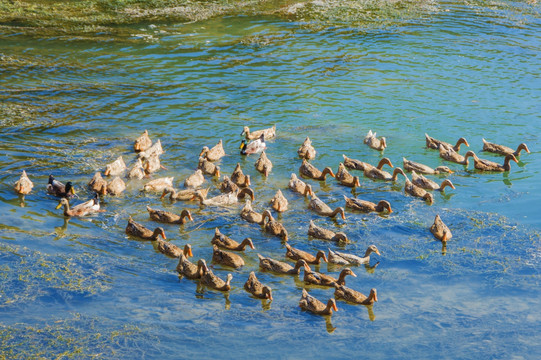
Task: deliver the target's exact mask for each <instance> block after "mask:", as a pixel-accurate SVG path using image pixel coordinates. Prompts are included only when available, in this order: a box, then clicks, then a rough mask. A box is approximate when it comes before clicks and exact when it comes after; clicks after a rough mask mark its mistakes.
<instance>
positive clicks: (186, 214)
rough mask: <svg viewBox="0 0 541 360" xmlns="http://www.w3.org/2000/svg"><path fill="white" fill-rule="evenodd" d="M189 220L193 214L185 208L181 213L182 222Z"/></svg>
mask: <svg viewBox="0 0 541 360" xmlns="http://www.w3.org/2000/svg"><path fill="white" fill-rule="evenodd" d="M188 220H192V214H191V213H190V212H189V211H188V210H186V209H184V210H182V212H181V213H180V222H181V223H182V224H184V223H186V222H188Z"/></svg>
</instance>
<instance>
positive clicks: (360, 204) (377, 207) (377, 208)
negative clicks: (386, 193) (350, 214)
mask: <svg viewBox="0 0 541 360" xmlns="http://www.w3.org/2000/svg"><path fill="white" fill-rule="evenodd" d="M344 200H345V201H346V208H350V209H353V210H357V211H361V212H365V213H368V212H372V211H374V212H379V213H381V212H384V211H385V210H387V212H388V213H389V214H390V213H392V212H393V210H392V209H391V203H389V202H388V201H387V200H380V201H379V202H378V203H377V204H375V203H373V202H370V201H366V200H360V199H356V198H348V197H347V196H346V195H344Z"/></svg>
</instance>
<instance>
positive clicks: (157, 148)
mask: <svg viewBox="0 0 541 360" xmlns="http://www.w3.org/2000/svg"><path fill="white" fill-rule="evenodd" d="M154 154H155V155H158V156H160V155H162V154H163V148H162V142H161V141H160V139H158V141H156V143H154V145H152V146H151V147H149V148H148V149H146V150H143V151H141V152H139V154H137V157H139V158H140V159H148V158H149V157H150V156H151V155H154Z"/></svg>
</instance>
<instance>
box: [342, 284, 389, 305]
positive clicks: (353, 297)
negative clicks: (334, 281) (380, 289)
mask: <svg viewBox="0 0 541 360" xmlns="http://www.w3.org/2000/svg"><path fill="white" fill-rule="evenodd" d="M334 298H335V299H336V300H344V301H347V302H349V303H353V304H360V305H373V304H374V303H375V302H377V301H378V293H377V291H376V289H370V295H368V296H366V295H364V294H363V293H360V292H358V291H356V290H353V289H350V288H348V287H346V286H345V285H337V286H336V287H335V289H334Z"/></svg>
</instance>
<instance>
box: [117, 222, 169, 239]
mask: <svg viewBox="0 0 541 360" xmlns="http://www.w3.org/2000/svg"><path fill="white" fill-rule="evenodd" d="M126 234H128V235H131V236H135V237H138V238H140V239H143V240H152V241H154V240H157V239H158V236H161V237H162V238H163V240H167V237H166V236H165V231H164V230H163V229H162V228H161V227H158V228H156V229H154V231H152V230H149V229H147V228H146V227H144V226H143V225H141V224H139V223H138V222H135V221H133V219H132V217H131V216H130V218H129V219H128V225H127V226H126Z"/></svg>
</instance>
